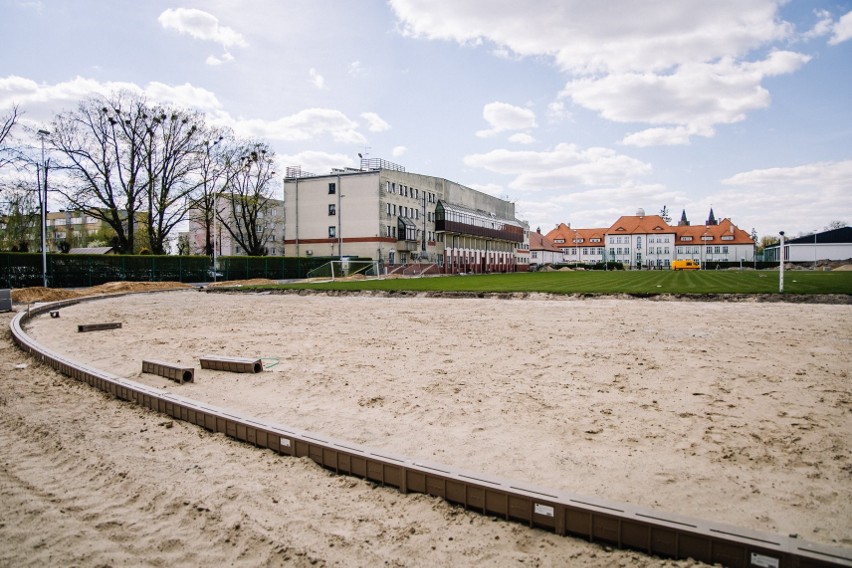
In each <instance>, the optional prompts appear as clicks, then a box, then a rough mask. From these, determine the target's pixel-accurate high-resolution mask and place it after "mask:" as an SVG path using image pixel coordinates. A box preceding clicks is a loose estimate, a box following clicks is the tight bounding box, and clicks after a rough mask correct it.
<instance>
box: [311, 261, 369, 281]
mask: <svg viewBox="0 0 852 568" xmlns="http://www.w3.org/2000/svg"><path fill="white" fill-rule="evenodd" d="M358 274H361V275H364V276H378V275H379V274H380V272H379V262H378V261H377V260H354V259H352V260H349V259H343V260H332V261H330V262H327V263H325V264H323V265H322V266H319V267H317V268H314V269H313V270H311V271H310V272H308V278H331V279H332V280H334V279H335V278H346V277H348V276H356V275H358Z"/></svg>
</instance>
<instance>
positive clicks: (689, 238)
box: [680, 236, 692, 241]
mask: <svg viewBox="0 0 852 568" xmlns="http://www.w3.org/2000/svg"><path fill="white" fill-rule="evenodd" d="M680 240H682V241H691V240H692V237H688V236H687V237H681V238H680Z"/></svg>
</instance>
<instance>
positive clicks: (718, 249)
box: [677, 245, 728, 254]
mask: <svg viewBox="0 0 852 568" xmlns="http://www.w3.org/2000/svg"><path fill="white" fill-rule="evenodd" d="M700 252H701V247H677V253H678V254H699V253H700ZM704 252H706V253H707V254H728V247H726V246H713V245H707V247H706V250H705V251H704Z"/></svg>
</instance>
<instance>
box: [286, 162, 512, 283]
mask: <svg viewBox="0 0 852 568" xmlns="http://www.w3.org/2000/svg"><path fill="white" fill-rule="evenodd" d="M284 213H285V219H284V226H285V240H284V245H285V255H286V256H336V257H341V258H343V257H358V258H370V259H373V260H376V261H379V262H381V263H382V264H383V265H384V266H386V267H388V268H391V269H392V268H393V267H395V266H400V265H406V264H409V263H413V262H416V263H420V264H424V263H425V264H433V265H435V266H437V267H438V270H439V271H440V272H442V273H451V274H452V273H462V272H463V273H469V272H476V273H481V272H513V271H516V270H526V265H527V264H528V262H529V245H528V238H529V229H528V227H527V226H526V224H525V223H523V222H521V221H518V220H517V219H515V206H514V204H513V203H511V202H509V201H505V200H503V199H499V198H497V197H493V196H490V195H487V194H485V193H482V192H480V191H477V190H474V189H472V188H469V187H466V186H463V185H461V184H458V183H456V182H452V181H449V180H446V179H443V178H439V177H434V176H427V175H422V174H416V173H411V172H406V171H405V169H404V168H403V167H401V166H399V165H397V164H393V163H391V162H386V161H384V160H362V163H361V168H359V169H355V168H347V169H338V170H332V172H331V173H329V174H324V175H317V174H310V173H306V172H302V171H301V169H300V168H296V167H291V168H287V175H286V177H285V180H284Z"/></svg>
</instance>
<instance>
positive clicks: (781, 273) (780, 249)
mask: <svg viewBox="0 0 852 568" xmlns="http://www.w3.org/2000/svg"><path fill="white" fill-rule="evenodd" d="M779 234H780V235H781V241H780V243H779V245H780V246H779V247H778V258H780V259H781V267H780V270H779V272H778V275H779V276H778V293H779V294H783V293H784V231H780V232H779Z"/></svg>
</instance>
